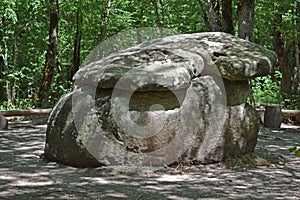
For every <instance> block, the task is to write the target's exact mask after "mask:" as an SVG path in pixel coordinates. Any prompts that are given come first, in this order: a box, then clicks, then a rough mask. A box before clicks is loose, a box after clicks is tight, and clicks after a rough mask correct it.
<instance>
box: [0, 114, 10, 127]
mask: <svg viewBox="0 0 300 200" xmlns="http://www.w3.org/2000/svg"><path fill="white" fill-rule="evenodd" d="M7 127H8V121H7V119H6V118H5V117H4V116H2V115H0V129H7Z"/></svg>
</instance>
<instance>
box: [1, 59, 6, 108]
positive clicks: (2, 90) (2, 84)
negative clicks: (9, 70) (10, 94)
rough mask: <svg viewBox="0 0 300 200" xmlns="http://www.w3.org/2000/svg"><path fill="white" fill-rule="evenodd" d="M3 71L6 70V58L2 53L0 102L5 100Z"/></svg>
mask: <svg viewBox="0 0 300 200" xmlns="http://www.w3.org/2000/svg"><path fill="white" fill-rule="evenodd" d="M3 71H4V58H3V56H2V55H0V80H1V81H0V103H2V102H3V101H5V96H4V95H5V89H4V88H5V87H4V82H3V78H4V76H3Z"/></svg>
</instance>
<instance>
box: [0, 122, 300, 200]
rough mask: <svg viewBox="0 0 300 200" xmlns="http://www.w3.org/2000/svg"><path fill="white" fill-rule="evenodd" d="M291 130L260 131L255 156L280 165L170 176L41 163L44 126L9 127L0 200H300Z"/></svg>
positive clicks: (0, 150) (0, 137)
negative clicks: (281, 161) (291, 153)
mask: <svg viewBox="0 0 300 200" xmlns="http://www.w3.org/2000/svg"><path fill="white" fill-rule="evenodd" d="M296 128H297V127H292V128H290V127H289V128H287V129H286V130H282V131H269V130H266V129H262V130H261V132H260V137H259V142H258V145H257V151H258V152H264V153H265V154H269V155H270V156H271V157H274V159H278V160H285V161H284V163H281V164H278V165H272V166H270V167H260V168H257V169H251V170H242V171H241V170H240V171H236V170H229V169H225V168H224V167H222V166H218V165H211V166H197V167H190V168H186V169H187V170H186V171H183V173H181V174H171V173H165V172H161V170H160V169H157V168H156V169H153V168H146V167H143V168H137V167H136V168H125V167H123V168H118V169H116V168H97V169H76V168H72V167H67V166H63V165H58V164H56V163H51V162H45V161H43V160H42V159H41V158H40V157H41V155H42V153H43V148H44V141H45V129H46V126H45V125H44V124H36V123H34V122H31V121H19V122H11V123H10V129H9V130H7V131H0V199H134V200H135V199H174V200H179V199H180V200H188V199H224V200H225V199H272V200H275V199H300V158H297V157H294V156H292V155H290V154H289V153H288V152H287V149H288V148H289V147H291V146H293V145H295V144H297V143H298V144H299V142H300V129H296ZM157 170H158V171H157Z"/></svg>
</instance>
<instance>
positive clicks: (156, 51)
mask: <svg viewBox="0 0 300 200" xmlns="http://www.w3.org/2000/svg"><path fill="white" fill-rule="evenodd" d="M210 62H213V63H214V64H215V65H216V66H217V68H218V69H219V72H218V73H221V75H222V77H223V78H226V79H228V80H247V79H250V78H253V77H257V76H265V75H268V74H270V73H272V72H273V68H272V67H273V66H274V65H276V64H277V56H276V54H275V53H274V52H273V51H269V50H267V49H265V48H263V47H262V46H259V45H257V44H254V43H251V42H248V41H246V40H242V39H239V38H237V37H234V36H232V35H230V34H226V33H211V32H209V33H195V34H184V35H175V36H170V37H165V38H162V39H157V40H154V41H150V42H147V43H143V44H141V45H138V46H135V47H132V48H129V49H127V50H124V51H122V52H120V53H116V54H113V55H111V56H108V57H107V58H104V59H101V60H99V61H96V62H93V63H90V64H89V65H87V66H86V67H84V68H81V69H80V70H79V71H78V72H77V73H76V74H75V76H74V79H75V82H76V85H77V87H80V86H82V85H86V84H92V85H98V86H99V87H101V88H113V87H114V85H115V84H116V83H117V81H118V80H119V79H120V78H121V77H122V78H123V79H124V80H125V79H126V80H128V81H129V82H130V81H132V80H135V82H134V83H135V84H136V85H139V83H140V82H147V81H148V82H151V79H153V77H152V76H151V74H150V75H149V72H152V75H155V79H156V80H159V82H160V83H161V84H162V85H161V86H163V87H167V88H169V87H171V88H172V89H178V88H182V87H186V86H187V85H189V81H190V79H192V78H193V77H197V76H199V75H200V74H211V73H213V74H216V72H215V68H214V67H212V66H214V65H212V63H210ZM204 63H205V65H204ZM129 71H130V73H128V72H129ZM178 74H181V75H180V76H178ZM133 78H134V79H133ZM145 89H146V88H145Z"/></svg>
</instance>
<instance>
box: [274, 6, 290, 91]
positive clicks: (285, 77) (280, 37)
mask: <svg viewBox="0 0 300 200" xmlns="http://www.w3.org/2000/svg"><path fill="white" fill-rule="evenodd" d="M277 9H279V12H278V13H277V14H275V18H274V49H275V52H276V53H277V55H278V62H279V69H280V72H281V73H282V80H281V90H282V92H284V93H286V94H290V92H291V87H292V79H291V77H292V71H291V69H290V66H289V61H288V54H287V50H286V47H285V46H286V45H285V43H286V38H285V35H284V33H282V31H281V23H282V11H283V7H281V6H280V7H279V8H277Z"/></svg>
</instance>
